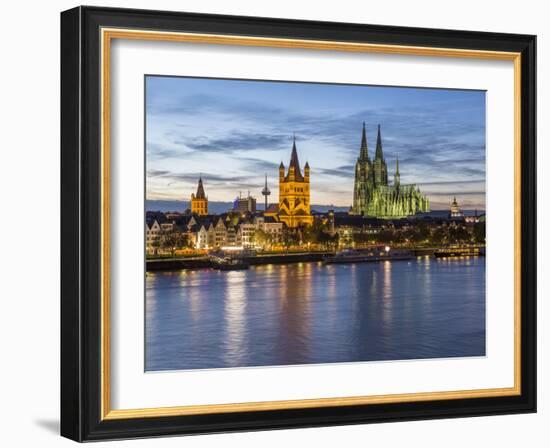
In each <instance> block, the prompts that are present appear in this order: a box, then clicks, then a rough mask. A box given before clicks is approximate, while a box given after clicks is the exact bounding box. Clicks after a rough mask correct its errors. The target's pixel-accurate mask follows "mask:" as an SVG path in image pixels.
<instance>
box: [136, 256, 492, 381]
mask: <svg viewBox="0 0 550 448" xmlns="http://www.w3.org/2000/svg"><path fill="white" fill-rule="evenodd" d="M145 305H146V319H145V342H146V347H145V359H146V366H145V368H146V370H176V369H199V368H200V369H204V368H219V367H244V366H267V365H288V364H310V363H330V362H350V361H379V360H397V359H414V358H438V357H455V356H482V355H485V258H467V259H451V260H449V259H447V260H442V259H435V258H428V257H421V258H416V259H414V260H410V261H393V262H390V261H386V262H381V263H358V264H346V265H330V266H323V265H322V264H321V263H300V264H289V265H267V266H256V267H251V268H250V269H249V270H246V271H232V272H220V271H216V270H196V271H173V272H158V273H147V279H146V304H145Z"/></svg>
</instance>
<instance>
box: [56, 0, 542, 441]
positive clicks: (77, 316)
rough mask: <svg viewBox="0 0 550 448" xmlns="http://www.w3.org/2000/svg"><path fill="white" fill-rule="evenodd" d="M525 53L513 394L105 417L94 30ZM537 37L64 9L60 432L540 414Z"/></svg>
mask: <svg viewBox="0 0 550 448" xmlns="http://www.w3.org/2000/svg"><path fill="white" fill-rule="evenodd" d="M101 27H113V28H116V27H120V28H132V29H134V28H139V29H145V30H152V29H154V30H161V31H184V32H197V33H210V34H234V35H247V36H259V37H275V38H295V39H314V40H330V41H351V42H364V43H380V44H395V45H414V46H426V47H440V48H461V49H476V50H493V51H511V52H521V56H522V63H521V148H522V149H521V202H522V207H521V211H522V216H521V229H522V230H521V295H522V300H521V352H522V357H521V390H522V393H521V395H519V396H510V397H492V398H473V399H455V400H437V401H428V402H413V403H392V404H368V405H354V406H339V407H325V408H313V409H292V410H279V411H254V412H238V413H225V414H223V413H220V414H209V415H195V416H178V417H154V418H141V419H124V420H103V421H101V419H100V400H101V388H100V384H101V376H100V366H101V364H100V359H101V358H100V356H101V346H100V329H101V327H100V325H101V321H100V309H101V295H100V293H101V284H100V278H101V276H100V273H101V272H100V261H101V252H100V224H101V221H100V218H101V215H100V212H101V202H100V198H101V196H100V193H101V190H100V188H101V184H100V168H101V166H100V131H101V129H100V100H101V87H100V69H101V65H100V62H101V61H100V28H101ZM535 57H536V36H531V35H517V34H501V33H485V32H483V33H482V32H470V31H454V30H452V31H451V30H437V29H422V28H405V27H390V26H380V25H361V24H350V23H333V22H313V21H302V20H283V19H271V18H256V17H239V16H222V15H205V14H194V13H177V12H167V11H145V10H133V9H114V8H98V7H77V8H74V9H71V10H68V11H65V12H63V13H61V435H63V436H65V437H68V438H70V439H73V440H76V441H92V440H103V439H120V438H140V437H154V436H162V435H183V434H199V433H213V432H231V431H245V430H261V429H280V428H298V427H315V426H329V425H342V424H360V423H371V422H387V421H401V420H418V419H433V418H449V417H466V416H479V415H497V414H511V413H527V412H536V158H535V157H536V156H535V144H536V143H535V141H536V97H535V92H536V63H535Z"/></svg>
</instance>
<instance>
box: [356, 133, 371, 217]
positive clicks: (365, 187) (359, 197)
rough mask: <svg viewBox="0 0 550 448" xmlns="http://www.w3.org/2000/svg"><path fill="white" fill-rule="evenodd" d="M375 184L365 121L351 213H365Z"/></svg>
mask: <svg viewBox="0 0 550 448" xmlns="http://www.w3.org/2000/svg"><path fill="white" fill-rule="evenodd" d="M372 186H373V169H372V162H371V161H370V158H369V148H368V144H367V134H366V130H365V123H364V122H363V131H362V134H361V147H360V149H359V157H358V158H357V162H356V163H355V184H354V189H353V207H352V210H351V213H352V214H354V215H364V214H365V213H366V211H367V206H368V201H369V198H370V197H371V192H372Z"/></svg>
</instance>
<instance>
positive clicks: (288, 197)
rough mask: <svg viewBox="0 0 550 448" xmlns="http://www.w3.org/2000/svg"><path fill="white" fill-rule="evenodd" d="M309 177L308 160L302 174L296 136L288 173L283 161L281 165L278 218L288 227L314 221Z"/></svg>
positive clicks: (308, 223)
mask: <svg viewBox="0 0 550 448" xmlns="http://www.w3.org/2000/svg"><path fill="white" fill-rule="evenodd" d="M309 179H310V170H309V164H308V163H307V162H306V164H305V166H304V175H302V172H301V170H300V162H299V161H298V151H297V150H296V137H294V139H293V142H292V153H291V155H290V164H289V165H288V172H287V173H286V175H285V166H284V165H283V162H281V164H280V165H279V212H278V218H279V220H280V221H281V222H284V223H285V224H286V225H287V226H288V227H300V226H303V225H311V224H312V223H313V216H312V215H311V208H310V207H311V204H310V189H309Z"/></svg>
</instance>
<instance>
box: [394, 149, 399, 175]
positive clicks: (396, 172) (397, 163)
mask: <svg viewBox="0 0 550 448" xmlns="http://www.w3.org/2000/svg"><path fill="white" fill-rule="evenodd" d="M395 174H397V175H398V176H399V154H398V155H397V157H396V160H395Z"/></svg>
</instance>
